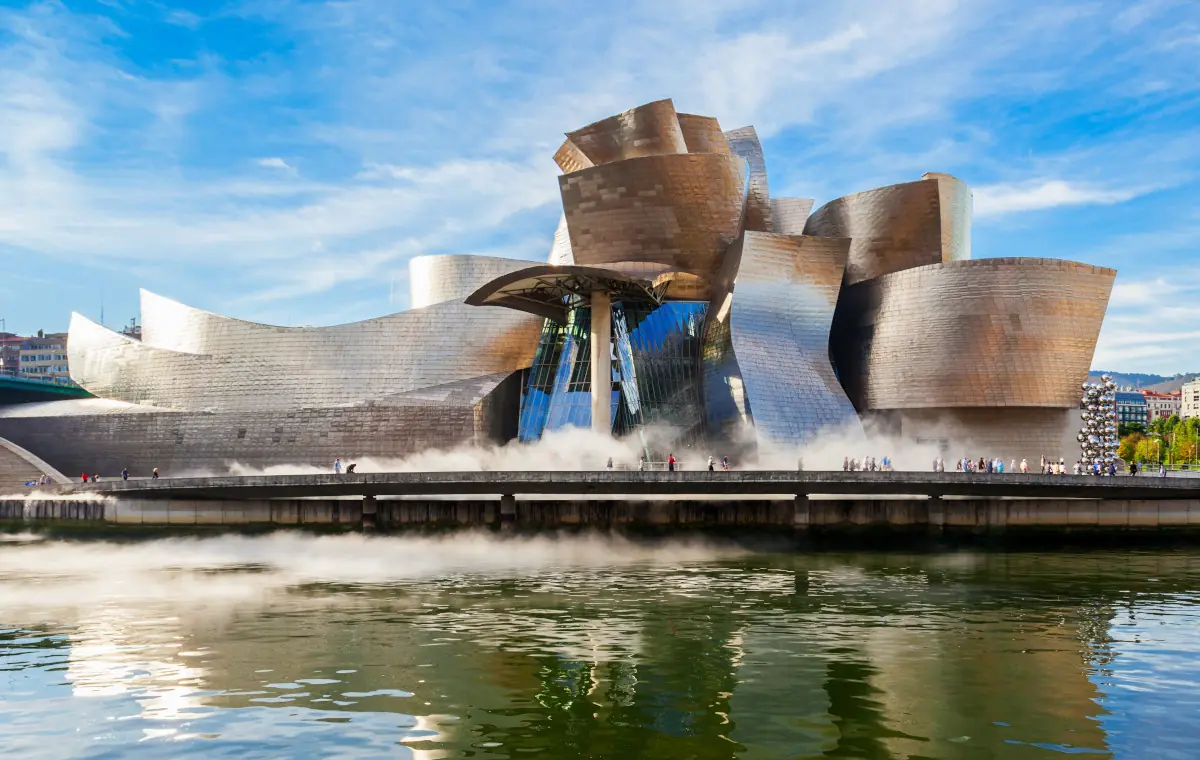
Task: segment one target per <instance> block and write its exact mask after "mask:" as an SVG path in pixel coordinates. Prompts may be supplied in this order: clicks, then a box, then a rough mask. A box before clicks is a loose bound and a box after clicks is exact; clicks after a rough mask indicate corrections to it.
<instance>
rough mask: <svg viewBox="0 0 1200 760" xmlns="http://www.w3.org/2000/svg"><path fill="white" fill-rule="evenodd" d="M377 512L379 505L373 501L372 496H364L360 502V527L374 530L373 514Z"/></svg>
mask: <svg viewBox="0 0 1200 760" xmlns="http://www.w3.org/2000/svg"><path fill="white" fill-rule="evenodd" d="M378 512H379V505H378V504H377V503H376V501H375V497H374V496H364V497H363V502H362V527H363V530H374V528H375V515H376V513H378Z"/></svg>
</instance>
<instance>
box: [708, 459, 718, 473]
mask: <svg viewBox="0 0 1200 760" xmlns="http://www.w3.org/2000/svg"><path fill="white" fill-rule="evenodd" d="M715 469H716V468H714V467H713V458H712V457H711V456H710V457H709V458H708V471H709V472H712V471H713V470H715Z"/></svg>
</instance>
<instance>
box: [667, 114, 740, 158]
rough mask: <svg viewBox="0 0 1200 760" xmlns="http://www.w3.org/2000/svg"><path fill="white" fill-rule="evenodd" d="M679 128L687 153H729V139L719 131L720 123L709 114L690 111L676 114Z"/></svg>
mask: <svg viewBox="0 0 1200 760" xmlns="http://www.w3.org/2000/svg"><path fill="white" fill-rule="evenodd" d="M676 116H677V117H678V119H679V129H680V130H682V131H683V142H684V144H685V145H686V146H687V152H688V153H724V154H725V155H729V154H730V152H731V151H730V150H729V140H727V139H726V138H725V133H724V132H722V131H721V124H720V122H718V121H717V120H716V119H714V118H713V117H711V116H697V115H695V114H690V113H681V114H676Z"/></svg>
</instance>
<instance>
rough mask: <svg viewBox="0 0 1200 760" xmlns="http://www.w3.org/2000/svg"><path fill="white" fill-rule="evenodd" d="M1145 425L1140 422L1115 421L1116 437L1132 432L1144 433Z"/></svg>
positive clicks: (1122, 436) (1131, 433)
mask: <svg viewBox="0 0 1200 760" xmlns="http://www.w3.org/2000/svg"><path fill="white" fill-rule="evenodd" d="M1145 432H1146V426H1145V425H1143V424H1142V423H1140V422H1119V423H1117V437H1119V438H1124V437H1125V436H1127V435H1133V434H1134V433H1145Z"/></svg>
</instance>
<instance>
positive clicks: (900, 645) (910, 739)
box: [0, 532, 1200, 760]
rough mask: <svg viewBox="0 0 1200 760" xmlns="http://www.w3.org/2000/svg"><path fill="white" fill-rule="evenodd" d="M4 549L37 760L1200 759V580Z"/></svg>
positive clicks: (515, 540) (19, 731)
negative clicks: (189, 758)
mask: <svg viewBox="0 0 1200 760" xmlns="http://www.w3.org/2000/svg"><path fill="white" fill-rule="evenodd" d="M0 535H2V540H0V746H3V747H5V748H6V749H7V750H9V753H10V754H12V755H13V756H14V757H37V758H43V757H50V758H54V757H79V756H111V757H124V756H131V755H132V756H136V755H143V756H152V757H177V756H181V755H196V756H203V757H206V758H209V757H231V758H233V757H236V758H247V757H297V756H318V757H325V756H354V757H361V756H380V755H387V756H392V755H400V756H409V757H417V758H434V757H462V756H473V757H477V758H489V759H490V758H497V759H498V758H512V757H546V758H559V757H629V758H635V757H636V758H664V759H665V758H672V759H673V758H678V757H693V758H714V759H715V758H733V757H748V758H775V757H818V756H831V757H855V758H858V757H878V758H885V757H887V758H891V757H914V756H915V757H937V758H975V757H993V758H1014V759H1015V758H1027V757H1041V756H1053V755H1056V754H1059V753H1067V754H1076V753H1082V754H1087V755H1089V756H1091V755H1095V756H1100V757H1116V758H1142V757H1154V758H1166V759H1167V760H1175V759H1176V758H1179V759H1180V760H1182V759H1183V758H1191V757H1194V753H1193V752H1192V750H1193V749H1194V737H1195V735H1196V734H1197V732H1198V731H1200V665H1198V662H1200V660H1198V659H1197V658H1198V657H1200V639H1198V638H1197V637H1196V635H1195V631H1196V629H1197V624H1200V593H1198V592H1197V589H1198V588H1200V553H1197V552H1195V551H1179V550H1143V551H1137V552H1129V551H1095V552H1074V553H1066V552H1062V553H1035V552H1021V553H1013V554H1009V553H990V552H952V553H930V554H906V553H895V552H892V553H888V552H882V553H872V554H863V553H805V554H799V553H780V552H776V551H768V550H750V549H746V548H738V547H733V546H726V545H724V544H721V543H714V542H709V541H686V540H663V541H657V542H649V543H647V542H636V541H631V540H628V539H624V538H621V537H617V536H610V535H606V534H590V535H587V534H585V535H562V536H551V535H547V536H540V537H520V536H512V537H505V536H501V535H495V534H483V533H465V534H456V535H453V536H447V537H418V536H380V537H374V536H362V535H339V536H317V535H310V534H304V533H298V532H276V533H271V534H266V535H219V536H207V537H201V538H189V537H168V536H165V535H160V534H155V533H148V534H145V536H144V537H143V538H142V539H140V540H121V541H113V540H86V539H85V540H61V539H54V538H46V537H44V536H41V535H38V534H34V533H30V532H17V533H10V534H0ZM156 536H159V537H156Z"/></svg>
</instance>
